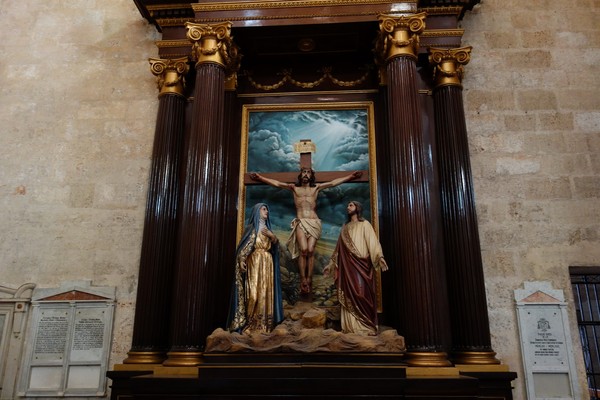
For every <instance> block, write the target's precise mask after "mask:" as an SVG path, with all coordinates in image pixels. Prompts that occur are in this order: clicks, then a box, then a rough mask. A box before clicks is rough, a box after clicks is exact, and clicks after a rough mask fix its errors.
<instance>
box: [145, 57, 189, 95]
mask: <svg viewBox="0 0 600 400" xmlns="http://www.w3.org/2000/svg"><path fill="white" fill-rule="evenodd" d="M148 62H149V63H150V71H151V72H152V74H153V75H155V76H156V85H157V87H158V90H159V91H162V89H163V87H176V86H178V85H181V87H183V85H185V74H187V72H188V71H189V64H188V58H187V57H182V58H176V59H161V58H150V59H148ZM169 72H171V73H169Z"/></svg>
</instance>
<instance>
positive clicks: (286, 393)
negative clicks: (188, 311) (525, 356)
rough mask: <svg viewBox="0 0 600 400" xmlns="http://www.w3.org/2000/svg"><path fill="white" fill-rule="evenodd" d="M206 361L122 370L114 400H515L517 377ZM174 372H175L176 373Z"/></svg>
mask: <svg viewBox="0 0 600 400" xmlns="http://www.w3.org/2000/svg"><path fill="white" fill-rule="evenodd" d="M331 356H332V355H331V354H327V355H317V354H311V355H300V356H298V355H295V356H289V357H286V356H285V355H284V356H282V355H279V354H278V355H268V354H263V355H256V354H252V355H234V356H232V355H205V359H206V362H205V363H204V364H202V365H200V366H198V367H194V368H167V367H161V366H157V368H155V369H154V370H146V371H140V370H138V371H135V370H131V369H132V368H135V367H134V366H133V365H131V364H129V365H127V368H126V369H127V370H122V369H121V368H117V367H118V366H115V370H114V371H109V372H108V374H107V375H108V377H109V378H110V379H111V380H112V385H111V388H112V392H111V399H113V400H116V399H140V400H145V399H153V400H157V399H161V400H171V399H172V400H181V399H186V400H190V399H197V400H212V399H219V400H224V399H359V398H360V399H420V400H434V399H436V400H438V399H439V400H443V399H453V400H476V399H484V398H485V399H487V400H490V399H496V400H500V399H512V387H511V381H512V380H514V379H515V378H516V374H515V373H514V372H503V371H500V372H486V371H485V369H483V370H482V371H480V372H476V371H469V372H461V371H459V370H458V368H456V367H451V368H411V367H407V366H406V365H405V364H403V363H402V362H400V361H399V358H401V355H398V356H397V357H396V356H394V355H386V356H383V357H382V356H381V355H368V354H360V355H343V354H338V355H336V356H335V357H331ZM169 370H172V371H171V372H169Z"/></svg>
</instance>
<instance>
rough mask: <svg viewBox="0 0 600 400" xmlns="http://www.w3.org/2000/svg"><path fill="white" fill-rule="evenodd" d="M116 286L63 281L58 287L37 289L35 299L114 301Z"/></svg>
mask: <svg viewBox="0 0 600 400" xmlns="http://www.w3.org/2000/svg"><path fill="white" fill-rule="evenodd" d="M115 293H116V288H115V287H104V286H92V285H91V282H90V281H75V282H63V284H62V285H61V286H60V287H58V288H47V289H36V290H35V292H34V294H33V298H32V300H33V301H112V300H114V299H115Z"/></svg>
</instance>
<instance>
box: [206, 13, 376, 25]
mask: <svg viewBox="0 0 600 400" xmlns="http://www.w3.org/2000/svg"><path fill="white" fill-rule="evenodd" d="M379 14H380V12H379V11H365V12H360V13H357V12H352V13H338V14H288V15H256V16H244V17H227V20H229V21H232V22H236V21H275V20H283V19H313V18H338V17H365V16H375V15H379ZM222 20H223V19H222V18H196V19H195V20H194V21H195V22H199V23H200V22H201V23H213V22H216V21H222Z"/></svg>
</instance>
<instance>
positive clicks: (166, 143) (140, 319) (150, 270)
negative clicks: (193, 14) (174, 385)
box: [124, 58, 188, 364]
mask: <svg viewBox="0 0 600 400" xmlns="http://www.w3.org/2000/svg"><path fill="white" fill-rule="evenodd" d="M150 63H151V65H152V72H153V73H154V74H155V75H156V76H157V81H158V86H159V90H160V94H159V105H158V117H157V120H156V130H155V135H154V146H153V150H152V164H151V168H150V179H149V183H148V195H147V201H146V217H145V221H144V234H143V238H142V252H141V256H140V269H139V277H138V290H137V299H136V312H135V319H134V325H133V340H132V346H131V350H130V351H129V352H128V358H127V359H125V360H124V363H130V364H155V363H161V362H162V361H163V360H164V359H165V358H166V353H167V350H168V349H169V330H168V327H169V314H170V309H171V297H172V282H173V275H174V271H175V253H176V243H177V206H178V200H179V191H180V181H179V170H180V164H181V157H182V150H183V133H184V119H185V103H186V99H185V97H184V96H183V77H184V75H185V74H186V73H187V71H188V64H187V58H183V59H175V60H160V59H150Z"/></svg>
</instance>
